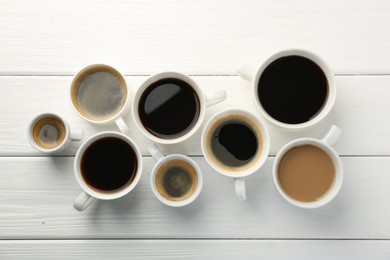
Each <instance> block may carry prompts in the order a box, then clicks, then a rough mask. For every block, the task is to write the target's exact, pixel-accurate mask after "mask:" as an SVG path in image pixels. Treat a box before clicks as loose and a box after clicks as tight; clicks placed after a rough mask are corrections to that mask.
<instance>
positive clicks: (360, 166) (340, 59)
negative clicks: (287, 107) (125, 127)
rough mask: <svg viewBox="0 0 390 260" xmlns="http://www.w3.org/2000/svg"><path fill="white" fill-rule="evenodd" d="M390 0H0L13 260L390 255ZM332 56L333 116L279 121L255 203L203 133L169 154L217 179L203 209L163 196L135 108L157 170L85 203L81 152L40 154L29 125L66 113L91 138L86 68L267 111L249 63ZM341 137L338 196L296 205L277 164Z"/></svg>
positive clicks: (7, 242) (0, 213)
mask: <svg viewBox="0 0 390 260" xmlns="http://www.w3.org/2000/svg"><path fill="white" fill-rule="evenodd" d="M389 13H390V2H389V1H388V0H378V1H369V0H367V1H363V0H362V1H361V0H355V1H352V0H351V1H338V0H327V1H311V0H300V1H289V0H283V1H265V0H264V1H258V0H253V1H226V0H225V1H211V0H205V1H203V0H197V1H180V0H170V1H156V0H151V1H145V0H139V1H123V0H122V1H120V0H115V1H96V0H88V1H69V0H61V1H50V0H46V1H45V0H37V1H12V0H0V75H1V76H0V259H122V258H123V259H129V258H130V257H131V258H135V259H152V258H157V259H173V258H179V257H186V258H187V259H205V258H213V259H215V258H218V259H244V258H247V259H259V258H260V257H262V258H263V259H274V258H276V259H295V258H297V259H390V157H389V156H390V16H389ZM292 47H299V48H304V49H308V50H311V51H313V52H315V53H317V54H319V55H320V56H322V57H323V58H324V59H325V60H326V61H327V62H328V63H329V65H330V66H331V67H332V68H333V70H334V72H335V73H336V80H337V84H338V96H337V100H336V104H335V106H334V109H333V111H332V113H331V114H330V116H329V117H328V118H327V120H325V121H324V122H322V123H321V124H320V125H318V126H316V127H314V128H313V129H311V130H309V131H304V132H298V133H287V132H284V131H282V130H279V129H275V128H273V127H271V126H270V128H269V130H270V134H271V138H272V140H271V142H272V144H271V155H270V156H269V159H268V161H267V162H266V164H265V165H264V167H262V168H261V170H260V171H259V172H258V173H256V174H254V175H252V176H250V177H249V178H248V179H247V195H248V199H247V201H245V202H237V201H236V200H235V198H234V193H233V183H232V181H231V180H230V179H228V178H225V177H224V176H222V175H218V174H216V173H215V172H213V171H212V170H211V168H210V167H209V166H208V165H207V163H206V162H205V161H204V159H203V157H202V155H201V150H200V131H199V132H198V133H197V134H196V135H195V136H193V138H191V139H190V140H188V141H187V142H185V143H183V144H180V145H177V146H174V147H163V150H164V151H165V152H166V153H170V152H175V153H176V152H178V153H184V154H188V155H191V156H194V158H195V160H196V161H197V162H198V163H199V165H200V167H201V169H202V171H203V174H204V189H203V192H202V193H201V195H200V197H199V198H198V200H197V201H196V202H195V203H194V204H192V205H190V206H188V207H186V208H182V209H174V208H168V207H166V206H164V205H163V204H161V203H160V202H159V201H157V199H156V198H155V197H154V196H153V194H152V192H151V189H150V187H149V174H150V171H151V168H152V167H153V164H154V162H153V160H152V158H151V157H150V155H149V154H148V152H147V150H146V147H147V146H148V145H149V144H150V141H148V140H147V139H146V138H145V137H143V136H142V135H141V133H140V132H139V131H138V129H136V127H135V125H134V122H133V121H132V119H131V117H130V115H128V116H127V117H126V121H127V122H128V123H129V125H130V126H131V137H132V138H133V139H134V140H135V141H136V142H137V144H138V145H139V147H140V148H141V150H142V153H143V155H144V165H145V167H144V172H143V176H142V179H141V181H140V183H139V186H138V187H137V188H136V189H135V191H134V192H132V193H131V194H130V195H128V196H126V197H124V198H122V199H119V200H116V201H111V202H98V203H95V204H94V205H93V206H92V207H91V208H89V209H88V210H86V211H85V212H83V213H79V212H76V211H75V210H74V209H73V208H72V203H73V200H74V198H75V197H76V196H77V194H78V193H79V192H80V188H79V187H78V185H77V183H76V180H75V178H74V175H73V170H72V169H73V160H74V155H75V153H76V151H77V148H78V146H79V145H80V143H74V144H73V145H72V146H71V147H69V149H67V150H66V151H64V152H63V153H62V154H60V155H58V156H56V157H46V156H43V155H42V154H40V153H38V152H37V151H35V150H33V148H32V147H31V146H30V145H29V143H28V141H27V137H26V128H27V124H28V122H29V121H30V120H31V119H32V118H33V116H35V115H36V114H38V113H41V112H56V113H59V114H61V115H63V116H64V117H65V118H66V119H67V120H68V121H69V122H70V124H71V125H72V126H74V127H81V128H83V129H84V130H85V137H89V136H91V135H92V134H94V133H96V132H98V131H103V130H116V128H115V126H109V127H96V126H93V125H90V124H88V123H86V122H84V121H83V120H82V119H81V118H79V117H78V116H77V115H76V114H75V112H74V111H73V110H72V108H71V105H70V102H69V86H70V82H71V79H72V75H73V74H74V73H75V72H76V71H77V70H78V69H79V68H81V67H82V66H84V65H88V64H91V63H96V62H103V63H107V64H109V65H112V66H114V67H116V68H117V69H118V70H120V71H121V72H123V73H124V74H125V75H126V80H127V82H128V85H129V86H130V88H131V91H132V93H134V92H135V91H136V89H137V88H138V86H139V85H140V84H141V83H142V82H143V80H145V79H146V77H147V76H148V75H150V74H152V73H155V72H160V71H164V70H176V71H181V72H184V73H187V74H189V75H192V76H193V78H194V80H196V81H197V82H198V83H199V84H200V85H201V87H202V88H203V89H205V90H207V89H219V88H224V89H225V90H226V91H227V94H228V98H227V100H226V101H225V102H224V103H221V104H219V105H217V106H215V107H213V108H212V109H210V110H209V111H208V112H207V117H206V120H207V119H208V118H210V117H211V116H212V115H213V114H215V113H216V112H217V111H220V110H221V109H224V108H228V107H229V108H233V107H243V108H244V109H248V110H249V111H252V112H254V113H257V114H258V112H257V111H256V110H255V107H254V104H253V102H252V99H251V97H250V92H249V84H248V83H247V82H245V81H243V80H241V79H240V78H238V76H237V74H236V73H235V68H236V65H237V64H238V63H239V62H247V63H250V64H253V65H258V64H260V63H261V62H262V61H263V60H264V59H265V58H267V57H268V56H269V55H271V54H273V53H274V52H276V51H279V50H281V49H285V48H292ZM331 124H336V125H338V126H339V127H340V128H341V129H342V130H343V136H342V138H341V140H340V141H339V142H338V143H337V145H336V146H335V149H336V150H337V151H338V152H339V153H340V155H341V157H342V161H343V163H344V169H345V181H344V185H343V187H342V190H341V192H340V194H339V196H338V197H337V198H336V199H335V200H334V201H333V202H332V203H331V204H329V205H327V206H325V207H323V208H320V209H318V210H303V209H298V208H295V207H293V206H291V205H289V204H288V203H287V202H285V201H284V200H283V199H282V198H281V196H280V195H279V194H278V193H277V191H276V190H275V188H274V186H273V183H272V179H271V166H272V162H273V159H274V155H275V154H276V153H277V151H278V149H279V148H280V147H281V146H282V145H283V144H285V143H286V142H288V141H289V140H292V139H294V138H297V137H303V136H312V137H321V135H322V133H323V132H324V131H326V130H327V129H328V127H329V126H330V125H331Z"/></svg>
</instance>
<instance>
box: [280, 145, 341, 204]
mask: <svg viewBox="0 0 390 260" xmlns="http://www.w3.org/2000/svg"><path fill="white" fill-rule="evenodd" d="M335 178H336V170H335V166H334V164H333V161H332V159H331V158H330V156H329V155H328V154H327V153H326V152H325V151H323V150H322V149H321V148H319V147H317V146H314V145H301V146H296V147H293V148H291V149H290V150H289V151H288V152H286V153H285V154H284V156H283V157H282V159H281V160H280V163H279V167H278V179H279V183H280V186H281V188H282V189H283V190H284V191H285V192H286V193H287V195H288V196H290V197H291V198H293V199H295V200H297V201H301V202H315V201H317V200H319V199H321V198H322V197H323V196H325V195H326V194H327V193H328V191H330V190H331V188H332V186H333V184H334V182H335Z"/></svg>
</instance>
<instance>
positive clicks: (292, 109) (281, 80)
mask: <svg viewBox="0 0 390 260" xmlns="http://www.w3.org/2000/svg"><path fill="white" fill-rule="evenodd" d="M258 95H259V100H260V103H261V105H262V106H263V108H264V110H265V111H266V112H267V113H268V114H269V115H270V116H271V117H273V118H274V119H276V120H278V121H280V122H283V123H288V124H300V123H304V122H307V121H309V120H310V119H311V118H313V117H314V116H316V115H317V114H318V113H319V112H320V110H321V109H322V107H323V105H324V103H325V102H326V98H327V95H328V81H327V79H326V76H325V74H324V72H323V71H322V69H321V68H320V67H319V66H318V65H317V64H316V63H314V62H313V61H311V60H309V59H307V58H304V57H301V56H287V57H282V58H279V59H277V60H275V61H274V62H272V63H271V64H270V65H269V66H268V67H267V68H266V69H265V70H264V72H263V73H262V75H261V77H260V80H259V84H258Z"/></svg>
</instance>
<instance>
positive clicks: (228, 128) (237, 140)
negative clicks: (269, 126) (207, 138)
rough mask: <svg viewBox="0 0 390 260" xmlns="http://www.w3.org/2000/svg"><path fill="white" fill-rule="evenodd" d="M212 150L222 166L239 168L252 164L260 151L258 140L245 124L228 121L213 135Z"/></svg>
mask: <svg viewBox="0 0 390 260" xmlns="http://www.w3.org/2000/svg"><path fill="white" fill-rule="evenodd" d="M211 150H212V152H213V154H214V155H215V157H216V158H217V160H219V161H220V162H221V163H222V164H224V165H227V166H231V167H239V166H243V165H245V164H247V163H248V162H250V161H251V160H252V159H253V158H254V156H255V155H256V153H257V150H258V138H257V136H256V134H255V132H254V131H253V129H252V128H251V127H250V126H249V125H248V124H246V123H245V122H239V121H235V120H233V121H227V122H225V123H223V124H221V125H220V126H219V127H217V128H216V129H215V131H214V133H213V135H212V140H211Z"/></svg>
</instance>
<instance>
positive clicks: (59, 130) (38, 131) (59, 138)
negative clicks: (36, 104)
mask: <svg viewBox="0 0 390 260" xmlns="http://www.w3.org/2000/svg"><path fill="white" fill-rule="evenodd" d="M65 136H66V127H65V124H64V122H62V120H61V119H59V118H57V117H51V116H50V117H44V118H41V119H39V120H38V121H37V122H36V123H35V125H34V129H33V138H34V141H35V143H36V144H37V145H39V146H40V147H42V148H44V149H53V148H56V147H58V146H59V145H61V144H62V143H63V142H64V140H65Z"/></svg>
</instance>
